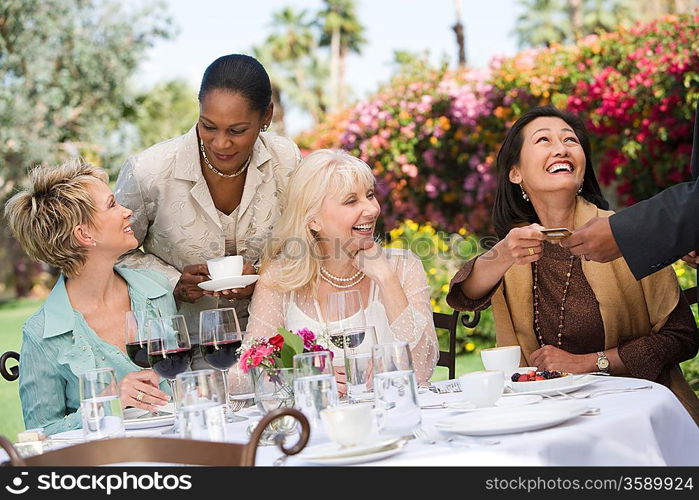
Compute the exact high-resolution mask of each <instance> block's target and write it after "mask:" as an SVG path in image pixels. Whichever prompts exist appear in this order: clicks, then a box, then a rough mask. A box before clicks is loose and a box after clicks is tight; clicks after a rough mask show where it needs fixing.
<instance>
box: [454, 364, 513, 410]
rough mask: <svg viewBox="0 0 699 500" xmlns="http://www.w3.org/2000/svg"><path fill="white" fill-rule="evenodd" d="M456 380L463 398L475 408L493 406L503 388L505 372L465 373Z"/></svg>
mask: <svg viewBox="0 0 699 500" xmlns="http://www.w3.org/2000/svg"><path fill="white" fill-rule="evenodd" d="M458 380H459V385H460V386H461V391H462V392H461V393H462V394H463V397H464V399H466V400H468V401H470V402H471V403H473V404H474V406H475V407H476V408H483V407H486V406H493V405H494V404H495V402H496V401H497V400H498V399H500V396H502V392H503V391H504V390H505V374H504V373H502V372H501V371H500V370H485V371H479V372H471V373H466V374H464V375H461V376H460V377H459V378H458Z"/></svg>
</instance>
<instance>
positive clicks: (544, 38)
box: [515, 0, 570, 47]
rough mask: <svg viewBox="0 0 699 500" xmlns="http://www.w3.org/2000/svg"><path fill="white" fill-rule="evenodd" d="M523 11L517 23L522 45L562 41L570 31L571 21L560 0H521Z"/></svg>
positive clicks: (520, 6) (516, 27) (520, 5)
mask: <svg viewBox="0 0 699 500" xmlns="http://www.w3.org/2000/svg"><path fill="white" fill-rule="evenodd" d="M517 3H518V5H519V8H520V9H521V10H522V11H523V12H522V13H521V14H520V15H519V16H518V17H517V21H516V24H515V34H516V35H517V38H518V43H519V46H520V47H527V46H530V47H531V46H537V45H546V46H547V47H548V46H550V45H551V44H552V43H561V42H563V41H565V40H566V38H567V36H568V33H569V32H570V21H569V19H568V18H567V16H565V15H564V13H563V7H564V6H563V5H562V4H561V1H560V0H519V1H518V2H517Z"/></svg>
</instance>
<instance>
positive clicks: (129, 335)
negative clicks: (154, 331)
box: [126, 309, 156, 368]
mask: <svg viewBox="0 0 699 500" xmlns="http://www.w3.org/2000/svg"><path fill="white" fill-rule="evenodd" d="M155 317H156V316H155V313H154V312H152V311H149V310H145V309H141V310H139V311H127V312H126V354H127V355H128V356H129V359H130V360H131V361H133V362H134V364H135V365H136V366H139V367H141V368H150V363H148V331H147V330H146V323H147V322H148V320H149V319H152V318H155Z"/></svg>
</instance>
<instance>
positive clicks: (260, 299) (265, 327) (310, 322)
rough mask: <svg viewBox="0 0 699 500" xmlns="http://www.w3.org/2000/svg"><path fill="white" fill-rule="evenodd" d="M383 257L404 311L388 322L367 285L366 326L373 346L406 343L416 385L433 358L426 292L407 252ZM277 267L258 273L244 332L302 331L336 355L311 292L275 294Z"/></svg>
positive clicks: (423, 379) (419, 266)
mask: <svg viewBox="0 0 699 500" xmlns="http://www.w3.org/2000/svg"><path fill="white" fill-rule="evenodd" d="M384 251H385V252H386V256H387V258H388V260H389V262H390V263H391V264H392V265H393V269H394V270H395V272H396V274H397V275H398V278H399V280H400V283H401V285H402V287H403V291H404V292H405V296H406V298H407V299H408V306H407V307H406V308H405V309H404V310H403V311H402V312H401V313H400V314H399V315H398V317H396V318H394V319H393V321H391V320H390V319H389V318H388V316H387V314H386V309H385V308H384V305H383V303H382V302H381V300H382V297H381V295H380V294H379V292H378V287H377V286H376V283H374V282H371V283H370V291H369V301H368V305H367V307H366V309H365V311H364V314H365V317H366V320H367V324H369V325H373V326H374V327H375V328H376V336H377V338H378V341H379V342H394V341H398V340H401V341H406V342H408V343H409V345H410V348H411V353H412V357H413V365H414V367H415V374H416V376H417V379H418V382H419V383H423V382H426V381H427V380H429V378H430V377H431V376H432V371H433V370H434V367H435V365H436V364H437V360H438V358H439V346H438V344H437V334H436V332H435V329H434V323H433V321H432V305H431V303H430V290H429V286H428V285H427V277H426V275H425V271H424V269H423V267H422V262H421V261H420V259H418V258H417V257H416V256H415V255H414V254H413V253H412V252H410V251H407V250H402V249H396V248H385V249H384ZM278 271H279V268H278V265H277V264H276V263H273V264H271V265H270V266H267V268H265V269H264V270H263V271H262V274H261V276H260V279H259V280H258V282H257V286H256V288H255V293H254V295H253V298H252V303H251V304H250V319H249V322H248V327H247V330H248V332H250V333H251V334H252V335H255V336H271V335H274V334H275V333H276V330H277V328H279V327H280V326H284V327H285V328H288V329H290V330H294V331H295V330H300V329H302V328H308V329H309V330H312V331H313V332H315V333H316V334H317V335H319V337H320V343H321V344H322V345H323V346H324V347H327V348H330V349H332V350H333V352H335V354H336V355H338V356H341V355H342V350H341V349H338V348H337V347H336V346H335V345H333V344H332V343H331V342H330V340H329V334H328V332H329V331H332V328H333V326H332V324H327V322H326V321H325V319H324V314H323V312H322V311H321V308H320V305H319V303H318V300H317V299H316V297H315V294H314V293H313V290H314V289H315V287H310V286H308V287H305V288H303V289H300V290H294V291H291V292H281V291H279V290H277V289H275V288H273V287H272V285H273V284H274V282H275V281H276V279H275V275H276V273H278Z"/></svg>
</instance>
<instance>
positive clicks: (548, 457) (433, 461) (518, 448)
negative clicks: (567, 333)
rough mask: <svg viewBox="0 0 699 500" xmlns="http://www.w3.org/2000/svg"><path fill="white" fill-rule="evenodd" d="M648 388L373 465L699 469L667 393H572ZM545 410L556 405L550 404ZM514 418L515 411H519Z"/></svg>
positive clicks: (264, 460)
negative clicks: (588, 410) (563, 415)
mask: <svg viewBox="0 0 699 500" xmlns="http://www.w3.org/2000/svg"><path fill="white" fill-rule="evenodd" d="M647 384H652V386H653V387H652V389H650V390H642V391H637V392H627V393H617V394H610V395H602V396H598V397H594V398H589V399H585V400H582V401H583V402H584V403H585V404H586V405H588V406H590V407H596V408H599V409H600V413H599V415H595V416H579V417H575V418H573V419H572V420H568V421H567V422H564V423H562V424H559V425H556V426H554V427H550V428H547V429H541V430H537V431H530V432H523V433H518V434H505V435H499V436H493V439H497V440H499V441H500V443H499V444H497V445H482V444H469V443H466V442H465V441H471V440H469V439H468V438H466V439H465V440H462V439H457V440H456V441H454V442H452V443H446V442H441V443H438V444H426V443H424V442H421V441H419V440H415V439H413V440H410V441H409V442H408V443H407V444H406V446H405V447H404V448H403V449H402V451H401V452H399V453H398V454H396V455H393V456H391V457H388V458H385V459H383V460H380V461H375V462H369V463H366V465H377V466H380V465H390V466H439V465H448V466H467V465H478V466H520V467H521V466H536V465H561V466H574V465H602V466H604V465H607V466H630V465H646V466H648V465H651V466H652V465H694V466H696V465H699V427H697V426H696V425H695V423H694V421H693V420H692V419H691V417H690V416H689V414H688V413H687V411H686V410H685V409H684V407H683V406H682V404H681V403H680V402H679V401H678V400H677V398H675V396H674V395H673V394H672V393H671V392H670V391H669V390H668V389H667V388H666V387H664V386H662V385H659V384H654V383H652V382H648V381H645V380H639V379H632V378H623V377H599V380H597V381H595V383H593V384H592V385H589V386H587V387H585V388H582V389H580V390H579V391H577V392H575V393H573V394H577V395H582V394H586V393H588V392H593V391H597V390H600V389H617V388H624V387H637V386H639V385H647ZM458 397H459V395H458V394H447V395H435V394H429V395H421V396H420V398H421V400H422V401H423V402H425V401H426V399H430V401H429V402H434V401H439V400H442V399H444V400H447V399H448V400H452V401H453V400H454V399H456V398H458ZM541 404H555V402H552V401H548V400H545V401H544V402H543V403H541ZM511 411H514V412H516V411H517V408H512V409H511ZM242 413H243V414H247V415H249V416H250V417H251V419H253V418H259V416H260V414H259V413H257V411H256V410H255V409H254V408H248V409H245V410H243V412H242ZM452 414H456V412H454V411H452V410H448V409H425V410H422V417H423V426H424V427H425V428H426V429H428V430H431V429H433V425H434V423H435V422H436V421H438V420H439V419H442V418H445V417H447V416H449V415H452ZM250 422H251V420H248V421H245V422H239V423H233V424H228V427H227V429H226V430H227V433H228V440H230V441H233V442H245V441H247V435H246V433H245V430H246V428H247V427H248V425H250ZM161 432H162V429H148V430H141V431H129V432H128V433H127V435H134V436H135V435H138V436H144V435H156V434H160V433H161ZM435 432H436V431H435ZM63 435H64V436H65V435H66V433H63ZM59 436H60V435H59ZM478 439H479V438H476V440H478ZM327 441H328V438H327V437H326V436H325V434H324V433H323V432H322V430H318V429H314V430H312V435H311V441H310V443H309V446H310V445H315V444H320V443H324V442H327ZM279 456H280V451H279V449H278V448H276V447H274V446H264V447H260V448H259V449H258V453H257V465H271V464H272V462H273V461H274V459H275V458H277V457H279ZM284 465H285V466H291V465H308V464H306V463H305V462H303V461H302V460H301V459H300V458H299V457H289V458H288V460H287V461H286V462H285V464H284Z"/></svg>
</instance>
